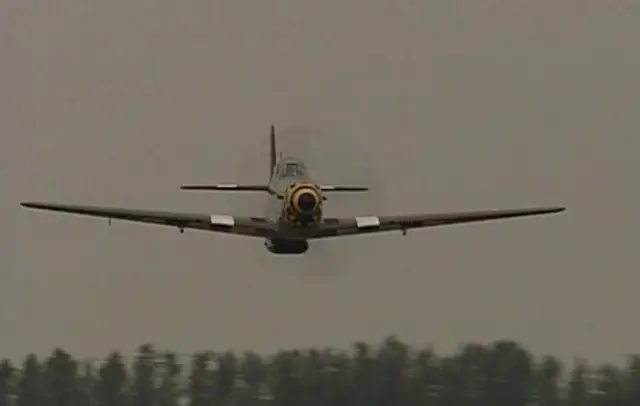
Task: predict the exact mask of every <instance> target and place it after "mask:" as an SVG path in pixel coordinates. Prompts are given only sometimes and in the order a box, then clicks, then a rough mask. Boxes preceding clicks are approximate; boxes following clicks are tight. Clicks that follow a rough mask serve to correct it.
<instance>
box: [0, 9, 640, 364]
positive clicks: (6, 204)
mask: <svg viewBox="0 0 640 406" xmlns="http://www.w3.org/2000/svg"><path fill="white" fill-rule="evenodd" d="M54 4H55V5H54ZM0 16H1V17H0V18H1V20H0V30H1V31H0V32H1V34H0V53H1V54H2V62H1V65H0V67H1V70H0V73H1V76H0V80H1V82H0V85H1V86H0V89H2V96H1V98H0V101H1V103H2V104H1V105H0V123H1V124H0V134H1V135H0V137H1V138H0V140H2V143H1V144H0V154H1V158H2V160H1V165H2V167H1V169H2V170H1V172H0V182H1V183H0V190H1V192H0V222H1V223H2V225H3V227H2V230H3V231H2V232H1V233H0V244H1V245H0V255H1V258H2V263H1V264H0V271H1V275H2V280H1V283H0V325H1V326H2V340H1V344H0V355H3V356H12V357H14V356H21V355H23V354H24V353H26V352H28V351H35V352H37V353H48V352H49V351H50V350H51V349H52V348H53V347H54V346H62V347H64V348H65V349H67V350H69V351H72V352H73V353H74V354H75V355H79V356H102V355H104V354H106V352H107V351H109V350H111V349H119V350H122V351H124V352H127V353H130V352H133V350H134V349H135V347H136V346H137V345H138V344H140V343H142V342H146V341H151V342H153V343H155V344H156V345H157V346H159V347H162V348H170V349H173V350H177V351H181V352H189V351H193V350H197V349H203V348H208V349H214V350H217V349H228V348H237V349H248V348H250V349H255V350H261V351H271V350H274V349H276V348H278V347H292V346H307V345H323V346H324V345H331V346H337V347H346V346H347V345H349V344H350V343H351V342H352V341H354V340H359V339H363V340H369V341H372V342H378V341H379V340H380V339H382V338H383V337H384V336H386V335H387V334H397V335H398V336H399V337H400V338H401V339H403V340H405V341H407V342H409V343H412V344H421V343H433V344H434V345H435V346H436V349H437V350H438V351H441V352H449V351H452V350H454V349H455V348H456V347H457V346H458V345H459V344H461V343H464V342H469V341H480V342H488V341H491V340H494V339H499V338H512V339H516V340H518V341H520V342H521V343H523V344H524V345H526V346H527V347H528V348H529V349H531V350H532V351H534V352H535V353H536V354H542V353H553V354H556V355H559V356H562V357H567V359H570V357H572V356H574V355H576V356H587V357H588V358H589V359H590V360H593V361H603V360H604V361H614V362H618V361H620V360H621V359H622V358H621V357H622V356H623V355H624V354H625V353H627V352H631V351H637V350H639V347H638V343H640V326H639V325H638V323H637V309H638V302H639V299H638V286H639V283H640V269H639V268H638V263H639V259H640V250H638V246H637V233H638V228H639V226H640V221H639V217H638V207H640V198H639V194H638V190H637V189H638V188H637V184H636V183H637V182H636V180H637V175H634V173H635V174H637V173H638V171H639V170H640V163H638V160H637V156H638V151H639V148H640V138H638V133H639V131H640V114H638V111H637V109H638V105H640V104H639V103H640V99H639V95H640V88H639V83H640V82H639V81H638V72H640V50H639V48H638V46H637V41H638V38H640V25H638V19H639V18H640V8H639V7H638V3H637V2H631V1H629V2H625V1H615V2H614V1H607V2H605V1H599V0H593V1H563V2H558V1H552V0H549V1H513V0H510V1H507V0H505V1H447V2H444V1H425V0H403V1H391V0H389V1H382V0H375V1H374V0H367V1H358V2H355V1H353V2H346V1H344V0H324V1H321V2H318V1H301V0H287V1H284V0H282V1H240V0H233V1H210V0H194V1H190V2H176V1H156V0H153V1H152V0H144V1H136V2H131V1H125V0H120V1H108V2H106V1H102V2H98V1H87V0H62V1H56V2H53V3H52V2H48V1H36V0H31V1H23V0H13V1H3V2H2V3H0ZM271 123H274V124H276V126H277V129H278V137H279V146H280V147H281V148H282V149H284V150H285V152H287V153H297V154H300V155H301V156H302V157H303V158H306V159H308V161H309V165H310V167H311V169H312V170H313V172H314V174H315V175H316V176H317V178H318V179H319V180H320V181H322V182H325V183H351V184H353V183H366V184H368V185H369V186H371V187H372V188H373V190H372V192H371V193H369V194H368V195H364V196H355V195H352V196H344V195H342V196H332V197H331V198H330V200H329V202H328V206H329V214H330V215H336V214H341V215H345V216H350V215H354V214H400V213H404V212H433V211H452V210H468V209H481V208H506V207H520V206H532V205H549V204H564V205H567V206H568V208H569V209H568V211H567V212H565V213H564V214H561V215H554V216H549V217H544V218H537V219H524V220H512V221H502V222H494V223H485V224H478V225H464V226H455V227H448V228H435V229H430V230H422V231H415V232H410V233H409V235H408V236H407V237H402V235H401V234H400V233H392V234H385V235H382V234H380V235H376V236H367V237H363V238H345V239H340V240H329V241H324V242H322V243H316V244H313V245H312V249H311V251H310V252H309V254H308V255H307V256H303V257H296V258H291V257H277V256H273V255H270V254H269V253H268V252H266V251H265V250H264V247H263V245H262V241H261V240H253V239H248V238H241V237H234V236H225V235H216V234H211V233H205V232H195V231H192V232H186V233H185V234H182V235H181V234H179V233H178V232H177V230H175V229H173V228H164V227H156V226H148V225H138V224H131V223H124V222H114V223H113V225H112V226H111V227H109V226H108V223H107V221H106V220H100V219H92V218H87V217H78V216H69V215H62V214H57V213H47V212H37V211H30V210H26V209H23V208H22V207H20V206H19V202H20V201H24V200H48V201H56V202H65V203H80V204H82V203H84V204H101V205H114V206H123V207H132V208H154V209H169V210H177V211H198V212H212V213H232V214H262V212H263V206H262V205H263V202H264V196H261V195H259V194H255V195H229V194H227V195H224V194H213V193H209V194H207V193H193V192H181V191H180V190H179V189H178V188H179V185H180V184H182V183H204V182H252V183H255V182H261V181H264V180H266V177H267V167H268V155H267V146H268V139H267V137H268V130H269V125H270V124H271Z"/></svg>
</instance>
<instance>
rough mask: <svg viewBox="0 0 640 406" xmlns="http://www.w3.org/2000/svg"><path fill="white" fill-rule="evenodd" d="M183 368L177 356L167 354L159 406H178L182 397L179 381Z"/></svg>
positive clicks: (164, 362)
mask: <svg viewBox="0 0 640 406" xmlns="http://www.w3.org/2000/svg"><path fill="white" fill-rule="evenodd" d="M181 371H182V367H181V366H180V364H179V363H178V359H177V357H176V355H175V354H174V353H172V352H166V353H165V354H164V355H163V361H162V378H161V383H160V388H159V391H158V392H159V393H158V398H159V402H158V404H159V406H178V401H179V399H180V396H181V391H180V388H179V382H178V379H179V377H180V372H181Z"/></svg>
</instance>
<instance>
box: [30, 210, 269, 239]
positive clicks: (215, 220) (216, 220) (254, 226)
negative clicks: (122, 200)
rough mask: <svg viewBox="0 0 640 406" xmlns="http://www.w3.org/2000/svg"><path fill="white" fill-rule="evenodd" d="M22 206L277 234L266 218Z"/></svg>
mask: <svg viewBox="0 0 640 406" xmlns="http://www.w3.org/2000/svg"><path fill="white" fill-rule="evenodd" d="M20 205H21V206H23V207H26V208H29V209H37V210H47V211H55V212H62V213H70V214H78V215H85V216H93V217H103V218H109V219H117V220H124V221H131V222H137V223H146V224H155V225H163V226H170V227H177V228H179V229H181V230H183V229H194V230H204V231H214V232H221V233H227V234H237V235H244V236H249V237H263V238H264V237H268V236H271V235H273V234H274V233H275V225H274V224H273V223H271V222H270V221H268V220H267V219H265V218H263V217H239V216H231V215H220V214H203V213H178V212H170V211H157V210H141V209H127V208H120V207H103V206H90V205H68V204H59V203H47V202H22V203H20Z"/></svg>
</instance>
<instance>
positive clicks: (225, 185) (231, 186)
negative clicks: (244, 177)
mask: <svg viewBox="0 0 640 406" xmlns="http://www.w3.org/2000/svg"><path fill="white" fill-rule="evenodd" d="M216 187H217V188H218V189H237V188H238V185H236V184H233V183H221V184H219V185H216Z"/></svg>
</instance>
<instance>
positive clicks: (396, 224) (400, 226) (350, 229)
mask: <svg viewBox="0 0 640 406" xmlns="http://www.w3.org/2000/svg"><path fill="white" fill-rule="evenodd" d="M565 210H566V207H564V206H547V207H530V208H520V209H494V210H476V211H463V212H450V213H425V214H405V215H392V216H362V217H351V218H327V219H325V221H324V222H323V225H322V227H321V229H320V230H319V232H318V233H317V234H316V235H315V236H314V237H313V238H327V237H339V236H347V235H358V234H368V233H376V232H384V231H394V230H396V231H405V230H409V229H412V228H427V227H438V226H445V225H454V224H463V223H471V222H482V221H490V220H501V219H509V218H517V217H528V216H540V215H546V214H554V213H560V212H563V211H565Z"/></svg>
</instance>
